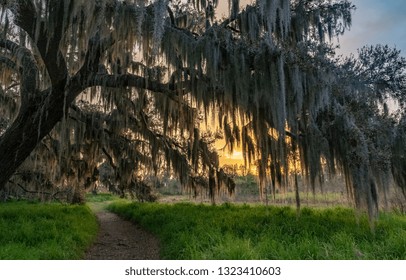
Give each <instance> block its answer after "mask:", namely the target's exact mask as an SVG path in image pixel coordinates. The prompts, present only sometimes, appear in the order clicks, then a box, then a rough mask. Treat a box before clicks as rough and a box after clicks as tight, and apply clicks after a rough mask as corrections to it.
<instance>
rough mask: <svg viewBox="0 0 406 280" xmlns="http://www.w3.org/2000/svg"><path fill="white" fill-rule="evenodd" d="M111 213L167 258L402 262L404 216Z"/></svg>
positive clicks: (134, 208) (245, 210) (184, 207)
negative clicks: (137, 227)
mask: <svg viewBox="0 0 406 280" xmlns="http://www.w3.org/2000/svg"><path fill="white" fill-rule="evenodd" d="M109 209H110V210H111V211H113V212H116V213H119V214H120V215H122V216H124V217H126V218H128V219H131V220H134V221H137V222H139V223H140V224H141V225H142V226H144V227H145V228H147V229H148V230H150V231H151V232H153V233H155V234H156V235H157V236H158V237H159V238H160V240H161V246H162V248H161V255H162V256H161V257H163V258H166V259H403V260H404V259H406V217H405V216H399V215H395V214H382V215H381V217H380V219H379V220H378V221H377V222H376V225H375V230H374V231H373V232H372V231H371V227H370V225H369V223H368V218H367V217H366V216H365V215H361V216H359V217H358V218H356V217H357V215H356V214H355V213H354V210H352V209H347V208H330V209H310V208H304V209H303V210H302V212H301V215H300V217H297V216H296V210H295V209H293V208H290V207H274V206H273V207H265V206H248V205H243V206H236V205H230V204H225V205H222V206H208V205H199V204H198V205H196V204H187V203H180V204H159V203H151V204H140V203H124V202H115V203H112V204H111V205H110V206H109Z"/></svg>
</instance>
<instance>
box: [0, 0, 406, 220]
mask: <svg viewBox="0 0 406 280" xmlns="http://www.w3.org/2000/svg"><path fill="white" fill-rule="evenodd" d="M216 6H217V1H199V0H197V1H188V2H185V1H175V0H173V1H169V0H157V1H143V0H136V1H118V0H98V1H81V0H77V1H73V0H48V1H45V0H44V1H41V0H35V1H31V0H15V1H11V0H10V1H7V0H3V1H1V37H0V48H1V53H0V55H1V56H0V63H1V75H2V76H1V81H2V84H1V90H2V91H1V104H2V107H1V108H2V110H3V112H4V114H3V117H2V122H1V125H2V129H3V133H2V135H1V138H0V154H1V155H2V156H1V158H0V170H1V174H0V189H4V188H5V186H6V184H13V182H14V183H15V180H14V179H13V178H14V177H15V176H16V175H17V174H18V173H19V171H17V170H20V173H22V174H24V172H23V171H24V170H26V169H32V167H35V170H38V174H44V173H47V174H50V175H51V176H50V177H49V178H51V179H52V181H53V182H54V183H55V182H57V184H60V185H63V184H74V185H75V186H77V187H82V186H83V185H91V184H92V183H93V182H95V181H97V176H98V174H97V172H96V171H95V170H96V169H97V168H96V167H97V166H98V165H99V164H100V163H101V162H102V161H106V162H108V163H109V165H110V166H111V167H112V168H113V170H114V171H113V173H114V176H115V178H114V180H115V181H117V182H119V183H120V184H119V186H121V187H128V186H131V185H133V186H135V185H137V184H138V185H139V180H138V179H137V178H138V177H139V176H142V174H140V173H145V172H146V171H148V172H154V173H155V174H157V173H159V172H162V170H166V171H169V172H170V173H173V174H174V175H176V176H177V177H178V178H179V179H180V181H181V183H182V184H183V185H184V186H186V187H189V188H190V189H191V190H194V191H196V192H197V191H198V188H199V187H198V186H203V188H205V189H206V190H207V192H208V193H209V195H210V196H211V197H214V195H215V193H216V192H217V191H218V190H220V189H222V188H223V189H225V190H227V191H232V189H233V182H232V180H231V179H230V178H229V177H228V176H227V175H226V174H225V173H224V171H223V170H222V169H221V168H220V167H219V164H218V157H217V155H216V153H215V152H214V151H213V148H212V145H211V144H212V142H213V141H214V140H213V138H215V137H213V135H204V134H203V131H204V127H205V123H211V126H212V127H215V126H219V128H221V129H222V131H223V135H224V138H225V141H226V144H227V147H228V148H229V150H233V149H234V148H235V147H236V146H240V147H241V148H242V151H243V155H244V160H245V162H246V164H250V163H255V164H257V169H258V174H259V178H260V192H261V193H265V190H266V189H267V187H268V186H271V189H272V190H275V189H276V188H277V187H283V186H284V185H286V184H287V181H288V179H289V175H290V173H294V174H296V176H297V175H298V173H301V174H303V175H304V176H305V177H306V178H307V179H308V184H310V185H311V186H312V187H313V189H315V186H316V182H317V181H320V182H322V178H323V176H324V174H325V173H330V174H334V173H336V172H337V170H339V171H340V172H342V173H343V174H344V175H345V179H346V186H347V192H348V194H349V196H350V197H351V198H352V199H353V200H354V202H355V205H356V207H357V208H360V209H362V208H364V209H368V213H369V214H370V216H371V217H374V216H375V215H376V213H377V211H376V209H377V207H378V196H379V194H380V193H383V194H385V193H386V190H387V187H388V186H389V184H387V183H388V181H389V178H391V176H392V175H391V171H392V170H398V169H397V167H396V164H397V162H396V163H395V165H393V166H394V167H395V168H391V166H392V164H391V161H392V162H394V160H393V158H392V151H393V149H394V148H393V147H394V146H393V142H392V139H395V138H396V139H397V140H396V141H398V142H399V141H402V140H399V139H404V138H401V137H400V136H399V137H400V138H399V137H395V138H393V133H392V132H393V131H394V130H393V129H394V127H395V126H396V125H397V124H396V119H394V118H392V117H391V116H390V115H389V114H388V113H387V112H386V110H384V111H385V112H386V113H385V112H381V110H380V106H381V105H382V104H384V103H385V100H386V99H385V98H384V97H385V95H386V94H388V93H393V94H392V96H393V97H395V98H397V99H398V100H400V101H402V100H404V92H405V91H404V86H405V79H404V69H405V63H404V60H402V59H401V58H400V57H399V53H396V51H394V52H392V53H391V50H390V49H384V48H379V47H378V48H375V49H373V48H372V49H371V50H370V51H367V50H366V49H365V50H364V51H361V52H360V54H359V57H358V58H349V59H347V60H341V61H340V60H337V59H336V58H335V56H334V48H333V47H332V46H331V44H330V42H331V41H330V40H332V39H333V38H335V37H338V36H340V35H341V34H343V33H344V31H345V30H346V29H348V28H349V27H350V26H351V11H352V10H353V9H354V6H353V5H352V4H351V3H350V2H348V1H323V0H313V1H311V0H291V1H289V0H258V1H256V2H255V3H254V4H252V5H247V6H246V7H244V8H243V9H240V2H239V1H238V0H234V1H230V5H229V14H228V16H227V17H225V18H223V19H219V18H218V17H216V14H215V10H216ZM385 55H388V56H385ZM392 58H393V59H392ZM398 62H399V63H398ZM381 66H383V67H381ZM380 69H382V71H378V70H380ZM364 101H366V102H364ZM382 106H383V107H385V106H384V105H382ZM211 116H215V117H214V120H210V118H211ZM363 116H364V117H363ZM366 116H367V117H366ZM383 128H384V130H382V129H383ZM399 131H400V130H399ZM386 136H391V137H386ZM398 142H397V143H398ZM397 151H399V149H398V150H397ZM24 165H26V166H25V167H24ZM292 166H293V167H292ZM24 168H25V169H24ZM44 169H45V170H44ZM395 173H396V174H399V172H395ZM13 175H14V177H13ZM401 176H402V175H400V177H401ZM12 177H13V178H12ZM395 177H399V175H396V176H395ZM296 179H297V178H296ZM396 181H397V182H402V181H401V180H398V179H397V180H396ZM295 182H296V184H295V189H296V193H297V201H298V203H297V206H298V207H300V203H299V201H300V199H299V191H298V188H299V186H298V184H297V180H295ZM20 185H21V184H20ZM403 187H404V186H403Z"/></svg>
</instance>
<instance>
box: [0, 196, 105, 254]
mask: <svg viewBox="0 0 406 280" xmlns="http://www.w3.org/2000/svg"><path fill="white" fill-rule="evenodd" d="M0 228H1V231H0V259H2V260H25V259H28V260H37V259H42V260H51V259H64V260H66V259H67V260H72V259H81V258H83V256H84V252H85V250H86V249H87V248H88V247H89V245H90V244H91V243H92V242H93V241H94V239H95V237H96V233H97V229H98V225H97V221H96V218H95V216H94V215H93V214H92V213H91V211H90V209H89V208H88V207H86V206H83V205H81V206H77V205H76V206H66V205H61V204H39V203H33V202H31V203H28V202H24V201H19V202H7V203H1V204H0Z"/></svg>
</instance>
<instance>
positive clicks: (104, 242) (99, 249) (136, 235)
mask: <svg viewBox="0 0 406 280" xmlns="http://www.w3.org/2000/svg"><path fill="white" fill-rule="evenodd" d="M89 206H90V208H92V210H93V211H94V212H95V214H96V216H97V219H98V221H99V224H100V231H99V234H98V237H97V239H96V241H95V243H94V244H93V246H92V247H91V248H90V249H89V250H88V252H87V253H86V256H85V259H87V260H157V259H159V242H158V239H157V238H156V237H155V236H153V235H152V234H151V233H149V232H147V231H145V230H144V229H142V228H141V227H140V226H138V225H135V224H133V223H131V222H129V221H126V220H123V219H122V218H121V217H119V216H117V215H116V214H114V213H111V212H108V211H107V210H105V209H104V207H103V206H102V205H101V204H100V203H91V204H90V205H89Z"/></svg>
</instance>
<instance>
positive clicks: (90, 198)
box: [85, 193, 120, 202]
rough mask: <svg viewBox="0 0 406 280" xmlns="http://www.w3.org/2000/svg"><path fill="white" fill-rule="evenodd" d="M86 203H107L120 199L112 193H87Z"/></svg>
mask: <svg viewBox="0 0 406 280" xmlns="http://www.w3.org/2000/svg"><path fill="white" fill-rule="evenodd" d="M85 199H86V202H106V201H113V200H117V199H120V198H119V197H118V196H117V195H114V194H111V193H98V194H92V193H87V194H86V196H85Z"/></svg>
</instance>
